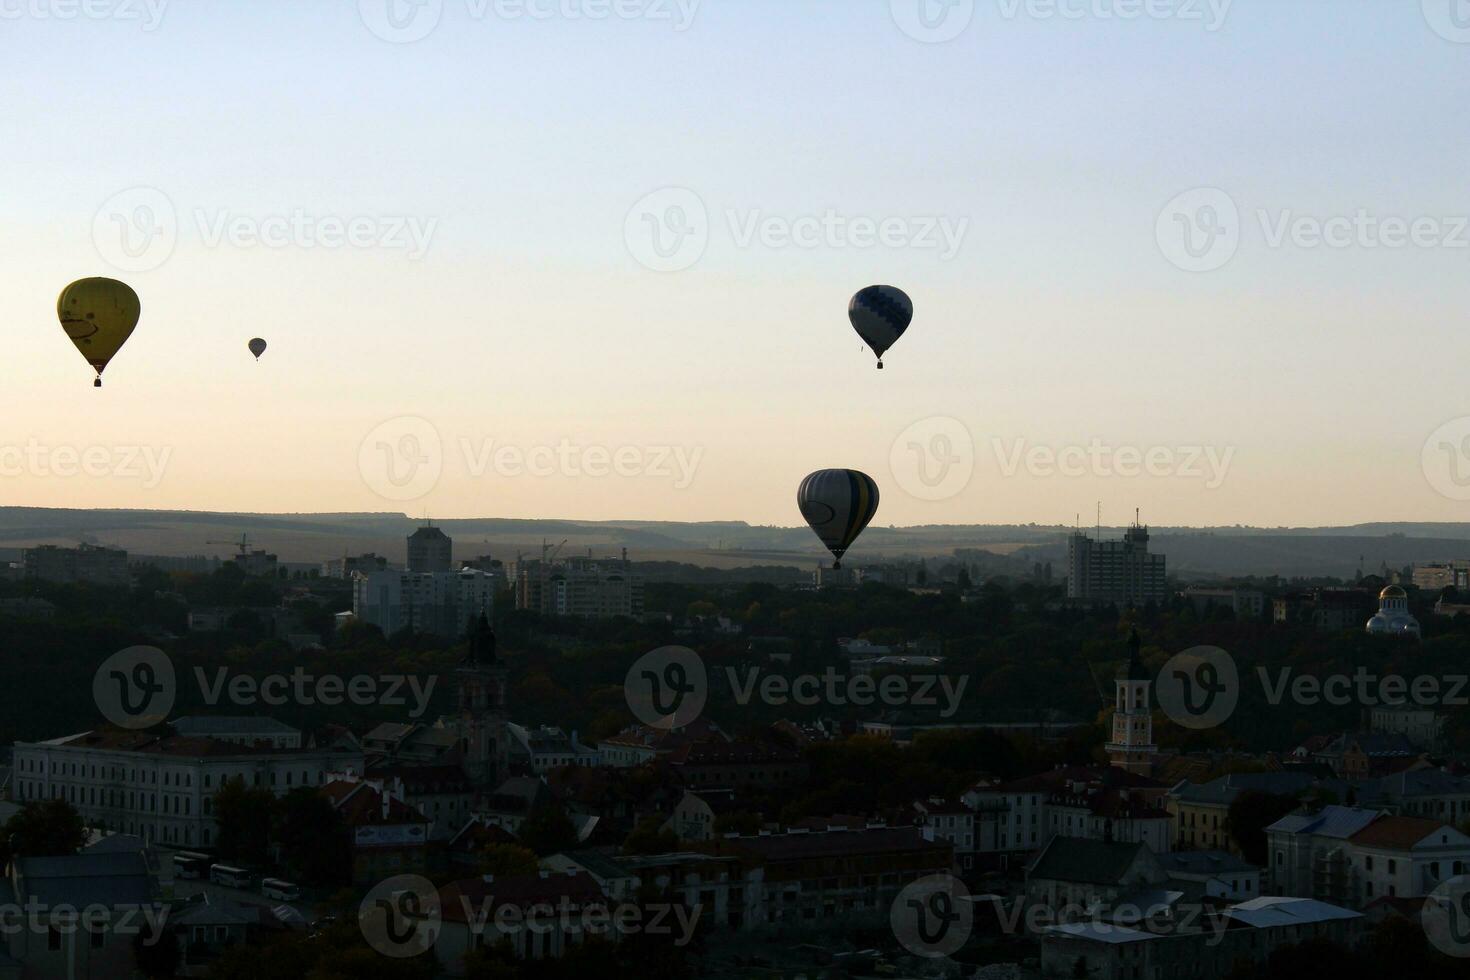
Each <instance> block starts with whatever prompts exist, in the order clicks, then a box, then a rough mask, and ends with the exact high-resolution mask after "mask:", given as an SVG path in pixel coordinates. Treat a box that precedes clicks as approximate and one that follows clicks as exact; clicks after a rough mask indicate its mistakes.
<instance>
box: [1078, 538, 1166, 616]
mask: <svg viewBox="0 0 1470 980" xmlns="http://www.w3.org/2000/svg"><path fill="white" fill-rule="evenodd" d="M1168 597H1169V593H1168V589H1167V586H1166V585H1165V583H1164V556H1163V555H1155V554H1152V553H1150V551H1149V550H1148V528H1146V527H1143V526H1141V525H1139V524H1134V525H1133V526H1132V527H1130V528H1129V529H1128V530H1127V531H1124V532H1123V540H1122V541H1094V540H1092V539H1091V538H1089V537H1088V536H1087V535H1085V534H1082V533H1081V532H1078V533H1076V534H1073V535H1072V537H1071V538H1069V539H1068V541H1067V598H1069V599H1086V600H1090V601H1093V602H1117V603H1121V604H1125V605H1130V604H1131V605H1142V604H1143V603H1146V602H1163V601H1164V600H1165V599H1167V598H1168Z"/></svg>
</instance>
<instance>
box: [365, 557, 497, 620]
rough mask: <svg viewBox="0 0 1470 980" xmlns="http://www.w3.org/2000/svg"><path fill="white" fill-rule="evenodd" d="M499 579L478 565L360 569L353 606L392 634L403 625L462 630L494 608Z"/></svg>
mask: <svg viewBox="0 0 1470 980" xmlns="http://www.w3.org/2000/svg"><path fill="white" fill-rule="evenodd" d="M497 581H498V579H497V578H496V576H494V575H492V574H490V573H489V572H481V571H477V570H475V569H472V568H465V569H461V570H460V571H457V572H409V571H401V572H400V571H385V572H369V573H367V574H364V573H362V572H358V573H357V574H356V575H355V576H354V577H353V580H352V612H353V615H354V616H356V617H357V619H358V620H360V621H361V622H364V623H371V624H372V625H373V626H376V627H378V629H380V630H382V631H383V633H384V634H385V635H388V636H391V635H392V634H394V633H396V632H398V631H399V630H403V629H412V630H414V631H416V632H419V633H433V634H436V635H439V636H460V635H462V634H463V633H464V632H465V630H466V629H467V628H468V627H469V625H470V623H471V622H474V621H476V620H478V619H479V618H480V617H481V616H484V617H486V618H488V617H490V615H491V614H492V613H493V612H494V607H495V588H496V583H497Z"/></svg>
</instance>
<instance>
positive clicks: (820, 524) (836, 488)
mask: <svg viewBox="0 0 1470 980" xmlns="http://www.w3.org/2000/svg"><path fill="white" fill-rule="evenodd" d="M796 505H797V506H798V507H800V508H801V516H802V517H804V518H806V522H807V524H808V525H809V526H810V527H811V529H812V530H813V531H815V532H817V537H819V538H821V539H822V544H824V545H826V546H827V550H828V551H830V552H832V557H833V558H835V559H836V560H835V561H834V562H833V563H832V567H833V568H841V567H842V556H843V555H844V554H846V553H847V549H848V548H849V547H851V546H852V543H853V542H854V541H856V540H857V536H858V535H859V534H862V533H863V528H865V527H867V526H868V522H869V521H871V520H872V519H873V515H874V514H876V513H878V484H876V483H874V482H873V478H872V477H871V476H868V474H866V473H860V472H858V471H857V470H817V472H815V473H813V474H811V475H810V476H808V477H807V478H806V479H805V480H802V481H801V489H799V490H797V491H796Z"/></svg>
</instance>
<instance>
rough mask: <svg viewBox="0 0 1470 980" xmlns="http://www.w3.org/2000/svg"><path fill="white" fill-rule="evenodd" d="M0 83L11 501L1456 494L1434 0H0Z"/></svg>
mask: <svg viewBox="0 0 1470 980" xmlns="http://www.w3.org/2000/svg"><path fill="white" fill-rule="evenodd" d="M0 82H3V83H4V90H5V92H6V93H7V94H6V97H5V99H4V100H3V103H0V147H3V148H4V149H3V152H0V186H3V187H4V188H5V189H6V192H7V193H5V195H4V197H3V201H4V203H3V211H0V213H3V219H4V220H3V221H0V255H3V256H4V260H5V267H6V272H5V275H4V276H3V277H0V322H3V323H4V325H5V329H6V331H7V335H8V339H9V342H8V344H7V346H6V351H7V354H8V356H7V358H6V359H5V363H4V368H3V381H0V391H3V399H4V405H5V415H4V418H5V425H4V428H3V430H0V504H10V505H30V506H35V505H42V506H64V507H129V508H159V509H174V508H187V509H195V510H237V511H252V512H307V511H333V512H342V511H392V512H401V513H408V514H411V515H415V516H420V515H431V516H435V517H443V518H452V517H527V518H534V517H547V518H550V517H563V518H581V519H632V518H638V519H649V520H743V521H749V522H751V523H760V524H780V525H790V524H795V523H798V522H799V520H800V515H799V513H798V512H797V509H796V505H795V491H796V487H797V485H798V483H799V482H800V480H801V478H802V477H803V476H805V475H806V474H807V473H808V472H810V471H812V470H816V469H820V468H825V467H851V468H855V469H861V470H863V471H864V472H867V473H869V474H871V475H872V476H873V477H874V479H875V480H876V481H877V483H878V485H879V487H880V492H881V498H882V499H881V503H880V507H879V511H878V515H877V518H876V521H877V523H880V524H894V525H912V524H938V523H1014V522H1021V523H1025V522H1036V523H1042V524H1060V523H1068V522H1071V521H1072V520H1073V519H1074V516H1075V515H1077V514H1082V515H1083V521H1084V522H1085V523H1090V522H1091V520H1092V519H1094V515H1095V512H1096V508H1097V507H1098V506H1099V504H1100V505H1101V507H1102V510H1103V518H1104V521H1105V522H1107V523H1119V522H1121V521H1122V520H1123V519H1124V518H1125V516H1131V515H1132V513H1133V509H1134V508H1139V509H1140V510H1141V512H1142V515H1143V517H1144V519H1145V521H1147V522H1149V523H1152V524H1155V525H1179V524H1192V525H1225V524H1237V523H1239V524H1254V525H1264V526H1276V525H1327V524H1347V523H1356V522H1360V521H1380V520H1384V521H1386V520H1417V521H1460V520H1465V519H1466V518H1467V515H1470V387H1467V385H1466V381H1465V372H1466V367H1465V365H1466V364H1467V363H1470V357H1467V354H1470V330H1467V329H1466V311H1467V309H1470V275H1467V273H1470V227H1467V225H1470V221H1467V218H1466V216H1467V215H1470V125H1467V124H1470V98H1467V96H1470V3H1465V2H1464V0H1423V2H1422V3H1421V2H1420V0H1394V2H1385V0H1235V2H1234V3H1227V2H1225V0H1213V3H1212V2H1211V0H1147V2H1145V0H947V2H946V0H703V2H698V3H695V2H693V0H683V2H682V3H681V2H678V0H524V2H522V0H418V2H412V0H361V2H359V0H311V2H301V0H295V2H285V0H248V2H247V0H238V2H229V0H190V2H188V3H184V2H181V0H173V2H167V0H149V2H146V3H145V2H144V0H85V3H84V2H83V0H0ZM84 276H109V277H113V278H118V279H121V280H124V281H126V282H127V283H129V284H130V285H131V286H133V287H134V288H135V289H136V290H137V292H138V294H139V296H140V297H141V299H142V307H143V317H142V321H141V323H140V325H139V326H138V329H137V331H136V332H135V333H134V335H133V336H132V338H131V339H130V340H129V342H128V344H127V345H126V346H125V347H124V348H123V350H122V351H121V353H120V354H119V355H118V356H117V358H116V359H115V360H114V361H113V363H112V365H110V366H109V368H108V370H107V372H106V375H105V385H104V387H102V388H101V389H94V388H93V387H92V386H91V372H90V369H89V368H88V367H87V365H86V363H85V362H84V360H83V359H82V357H81V356H80V355H79V354H78V353H77V352H76V351H75V350H74V349H73V348H72V347H71V345H70V342H69V341H68V340H67V338H66V336H65V335H64V333H63V332H62V330H61V328H60V326H59V325H58V323H57V321H56V317H55V301H56V296H57V294H58V292H59V291H60V290H61V288H62V287H63V286H64V285H65V284H66V283H68V282H70V281H72V280H74V279H78V278H82V277H84ZM874 283H884V284H892V285H895V286H899V287H901V288H902V289H904V290H905V291H906V292H908V294H909V295H910V296H911V297H912V299H913V302H914V306H915V310H916V313H915V318H914V322H913V325H912V327H911V328H910V329H909V331H908V332H907V334H906V335H905V336H904V337H903V338H901V340H900V341H899V342H898V343H897V344H896V345H895V346H894V347H893V349H892V350H890V351H889V352H888V354H887V355H886V357H885V365H886V367H885V369H884V370H883V371H881V372H879V371H877V370H875V366H874V358H873V355H872V352H870V351H867V350H865V349H864V348H863V347H862V344H861V342H860V341H859V340H858V338H857V337H856V335H855V334H854V333H853V332H852V330H851V328H850V326H849V324H848V322H847V303H848V299H849V297H850V296H851V295H852V294H853V293H855V292H856V291H857V290H858V289H860V288H862V287H864V286H867V285H869V284H874ZM254 336H260V337H263V338H265V339H266V340H267V341H268V342H269V345H270V346H269V349H268V351H267V352H266V354H265V356H264V357H263V358H262V359H261V360H260V361H259V362H258V363H257V362H256V361H255V360H254V359H253V358H252V357H251V356H250V354H249V353H248V351H247V350H246V343H247V341H248V340H249V339H250V338H251V337H254Z"/></svg>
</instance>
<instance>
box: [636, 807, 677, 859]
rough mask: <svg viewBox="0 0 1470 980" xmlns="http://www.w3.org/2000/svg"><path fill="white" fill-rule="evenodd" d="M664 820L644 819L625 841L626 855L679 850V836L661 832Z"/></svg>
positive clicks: (655, 818)
mask: <svg viewBox="0 0 1470 980" xmlns="http://www.w3.org/2000/svg"><path fill="white" fill-rule="evenodd" d="M663 823H664V818H663V817H660V816H657V815H655V816H651V817H644V818H643V819H642V820H640V821H638V825H637V826H636V827H634V828H633V832H632V833H630V834H629V835H628V836H627V839H625V840H624V841H623V853H624V854H661V853H666V852H668V851H676V850H678V849H679V835H677V834H675V833H674V832H673V831H672V830H661V829H660V828H661V827H662V826H663Z"/></svg>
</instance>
